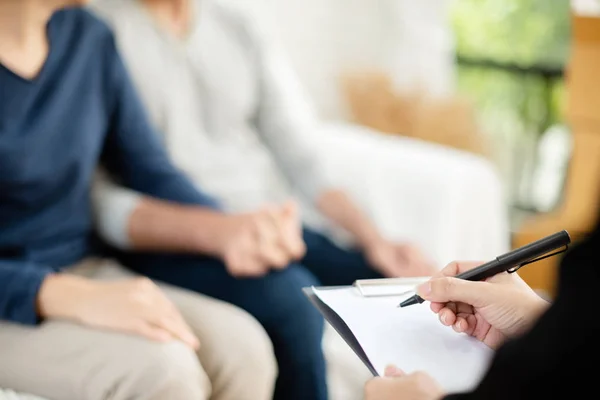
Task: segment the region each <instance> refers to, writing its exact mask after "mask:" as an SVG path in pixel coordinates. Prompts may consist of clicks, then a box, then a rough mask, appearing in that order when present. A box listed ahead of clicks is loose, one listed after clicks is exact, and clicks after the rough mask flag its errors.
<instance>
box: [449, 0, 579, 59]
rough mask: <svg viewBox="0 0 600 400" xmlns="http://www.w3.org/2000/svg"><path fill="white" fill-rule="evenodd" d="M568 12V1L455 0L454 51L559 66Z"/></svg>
mask: <svg viewBox="0 0 600 400" xmlns="http://www.w3.org/2000/svg"><path fill="white" fill-rule="evenodd" d="M569 9H570V2H569V0H455V2H454V3H453V10H452V23H453V26H454V31H455V33H456V41H457V43H456V44H457V50H458V53H459V54H462V55H465V56H469V57H478V58H491V59H494V60H498V61H502V62H512V63H517V64H522V65H531V64H550V65H557V64H558V65H563V63H564V62H565V60H566V58H567V56H568V47H569V32H570V15H569Z"/></svg>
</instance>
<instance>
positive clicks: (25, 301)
mask: <svg viewBox="0 0 600 400" xmlns="http://www.w3.org/2000/svg"><path fill="white" fill-rule="evenodd" d="M50 273H52V270H51V269H50V268H44V267H42V266H38V265H33V264H31V263H27V262H21V261H6V260H0V320H5V321H11V322H16V323H20V324H28V325H33V324H36V323H37V322H38V320H39V319H38V316H37V294H38V291H39V289H40V286H41V285H42V282H43V281H44V279H45V278H46V276H47V275H48V274H50Z"/></svg>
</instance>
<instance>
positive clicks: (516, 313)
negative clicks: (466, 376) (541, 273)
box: [417, 262, 548, 348]
mask: <svg viewBox="0 0 600 400" xmlns="http://www.w3.org/2000/svg"><path fill="white" fill-rule="evenodd" d="M480 264H482V263H480V262H479V263H473V262H453V263H451V264H449V265H448V266H447V267H446V268H444V269H443V270H442V271H441V272H440V273H439V274H437V275H435V276H434V277H433V278H432V279H431V280H430V281H428V282H426V283H424V284H422V285H421V286H419V287H418V289H417V293H418V294H419V295H420V296H421V297H422V298H423V299H425V300H429V301H430V302H431V310H432V311H433V312H435V313H437V314H438V315H439V318H440V321H441V322H442V323H443V324H444V325H447V326H452V328H453V329H454V330H455V331H456V332H465V333H467V334H469V335H471V336H473V337H475V338H477V339H479V340H480V341H482V342H483V343H485V344H486V345H488V346H489V347H491V348H497V347H498V346H500V345H501V344H502V343H503V342H504V341H505V340H506V339H507V338H510V337H514V336H516V335H519V334H520V333H522V332H523V331H525V330H526V329H528V328H529V327H530V326H531V325H532V324H533V323H534V322H535V320H536V319H537V317H538V316H539V315H540V314H542V313H543V312H544V310H545V309H546V308H547V307H548V303H547V302H546V301H545V300H543V299H542V298H541V297H540V296H538V295H537V294H536V293H535V292H534V291H533V290H532V289H531V288H530V287H529V286H528V285H527V284H526V283H525V282H524V281H523V280H522V279H521V278H520V277H519V275H518V274H516V273H512V274H511V273H507V272H504V273H501V274H498V275H496V276H494V277H492V278H489V279H487V280H486V281H483V282H471V281H466V280H462V279H457V278H452V277H453V276H455V275H457V274H459V273H461V272H464V271H467V270H469V269H472V268H475V267H476V266H478V265H480Z"/></svg>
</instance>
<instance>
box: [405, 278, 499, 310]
mask: <svg viewBox="0 0 600 400" xmlns="http://www.w3.org/2000/svg"><path fill="white" fill-rule="evenodd" d="M494 292H495V290H494V287H493V284H490V283H488V282H472V281H467V280H464V279H459V278H451V277H444V278H436V279H431V280H429V281H428V282H425V283H423V284H421V285H419V286H418V288H417V294H418V295H419V296H421V297H422V298H423V299H425V300H429V301H431V302H435V303H447V302H450V301H453V302H461V303H466V304H470V305H472V306H474V307H484V306H485V305H487V304H489V303H490V302H492V299H493V298H494Z"/></svg>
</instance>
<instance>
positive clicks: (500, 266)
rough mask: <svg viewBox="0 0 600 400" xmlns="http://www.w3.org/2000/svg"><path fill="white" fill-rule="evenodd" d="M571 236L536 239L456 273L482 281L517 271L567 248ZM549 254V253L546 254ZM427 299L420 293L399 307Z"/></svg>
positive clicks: (565, 232) (558, 234) (567, 234)
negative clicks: (477, 265) (503, 273)
mask: <svg viewBox="0 0 600 400" xmlns="http://www.w3.org/2000/svg"><path fill="white" fill-rule="evenodd" d="M569 243H571V238H570V237H569V233H568V232H567V231H564V230H563V231H560V232H556V233H555V234H552V235H550V236H547V237H545V238H543V239H540V240H536V241H535V242H533V243H530V244H527V245H525V246H523V247H519V248H518V249H515V250H512V251H510V252H508V253H506V254H504V255H502V256H499V257H496V259H495V260H492V261H490V262H487V263H485V264H482V265H480V266H479V267H476V268H473V269H471V270H469V271H465V272H463V273H462V274H458V275H456V278H459V279H465V280H468V281H482V280H484V279H487V278H490V277H492V276H494V275H497V274H499V273H502V272H515V271H517V270H518V269H519V268H521V267H523V266H525V265H527V264H531V263H533V262H536V261H539V260H541V259H543V258H547V257H551V256H554V255H556V254H559V253H563V252H564V251H566V250H567V248H568V246H569ZM561 247H565V249H564V250H562V251H557V252H554V253H552V254H548V253H549V252H551V251H553V250H556V249H559V248H561ZM545 254H548V255H545ZM424 301H425V300H423V298H422V297H421V296H419V295H418V294H415V295H414V296H412V297H410V298H408V299H406V300H404V301H403V302H402V303H400V305H399V306H398V307H407V306H412V305H413V304H421V303H423V302H424Z"/></svg>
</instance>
